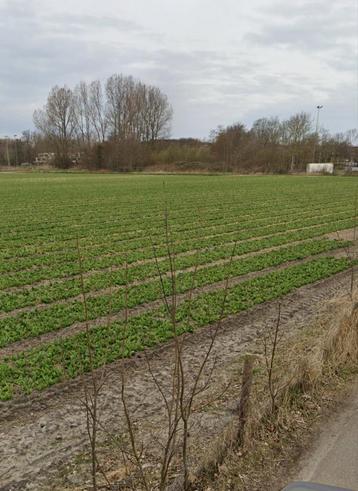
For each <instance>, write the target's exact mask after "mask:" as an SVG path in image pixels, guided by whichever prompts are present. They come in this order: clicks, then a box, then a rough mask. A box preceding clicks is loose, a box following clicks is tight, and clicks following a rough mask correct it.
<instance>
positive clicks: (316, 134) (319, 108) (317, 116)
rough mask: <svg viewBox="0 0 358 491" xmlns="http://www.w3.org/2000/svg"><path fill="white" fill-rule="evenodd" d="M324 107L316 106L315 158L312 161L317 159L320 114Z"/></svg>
mask: <svg viewBox="0 0 358 491" xmlns="http://www.w3.org/2000/svg"><path fill="white" fill-rule="evenodd" d="M322 107H323V106H316V109H317V114H316V131H315V138H314V143H313V157H312V161H313V162H314V161H315V158H316V145H317V140H318V125H319V112H320V110H321V109H322Z"/></svg>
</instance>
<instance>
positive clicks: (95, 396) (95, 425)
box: [77, 237, 108, 491]
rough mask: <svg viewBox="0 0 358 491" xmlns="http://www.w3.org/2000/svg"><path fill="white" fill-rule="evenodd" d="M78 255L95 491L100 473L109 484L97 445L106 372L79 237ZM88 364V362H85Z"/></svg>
mask: <svg viewBox="0 0 358 491" xmlns="http://www.w3.org/2000/svg"><path fill="white" fill-rule="evenodd" d="M77 254H78V264H79V277H80V287H81V295H82V305H83V313H84V318H85V338H86V343H85V345H86V355H87V359H88V371H89V377H86V376H85V375H84V373H82V376H81V377H82V387H83V400H82V401H81V402H82V404H83V406H84V409H85V414H86V430H87V435H88V439H89V443H90V451H91V478H92V489H93V491H97V490H98V482H97V473H98V472H100V473H101V474H102V476H103V477H104V479H105V481H106V482H108V480H107V477H106V475H105V473H104V471H103V469H102V467H101V465H100V464H99V461H98V452H97V443H98V430H99V426H100V424H99V410H98V409H99V408H98V402H99V397H100V393H101V390H102V388H103V385H104V382H105V370H104V369H102V370H101V371H100V374H96V373H95V368H96V367H95V362H94V352H95V347H94V346H93V343H92V339H91V332H90V327H89V315H88V306H87V296H86V290H85V284H84V274H83V259H82V256H81V250H80V242H79V238H78V237H77ZM85 363H86V362H85ZM83 372H84V371H83Z"/></svg>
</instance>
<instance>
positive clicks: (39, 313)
mask: <svg viewBox="0 0 358 491" xmlns="http://www.w3.org/2000/svg"><path fill="white" fill-rule="evenodd" d="M347 245H348V243H347V242H344V241H331V240H320V241H310V242H307V243H302V244H298V245H296V246H289V247H285V248H281V249H278V250H275V251H271V252H269V253H263V254H259V255H255V256H249V257H246V258H244V259H242V258H240V257H239V258H238V259H235V260H232V261H230V264H227V263H225V264H221V265H214V266H207V267H203V268H200V269H196V268H194V270H195V271H196V273H195V284H193V274H192V271H183V272H181V273H178V275H177V283H176V288H177V293H185V292H187V291H190V290H191V289H193V288H200V287H204V286H207V285H211V284H214V283H218V282H221V281H223V280H225V278H227V277H231V278H234V277H239V276H242V275H245V274H248V273H251V272H258V271H261V270H264V269H267V268H270V267H277V266H280V265H282V264H284V263H286V262H288V261H295V260H302V259H305V258H308V257H310V256H312V255H315V254H320V253H324V252H327V251H331V250H335V249H337V248H341V247H346V246H347ZM235 254H236V252H235ZM158 265H159V263H158ZM195 266H196V265H195ZM154 267H155V265H154ZM170 267H171V265H170V264H167V269H166V270H165V269H164V268H163V269H162V267H161V266H160V265H159V268H160V271H161V272H162V273H164V272H166V271H168V272H169V270H170ZM176 267H177V268H180V262H178V263H177V264H176ZM153 272H154V274H156V275H157V274H158V273H157V270H155V269H154V270H153ZM125 275H128V276H127V278H128V280H129V281H131V280H132V279H133V278H132V276H131V270H130V269H129V268H128V270H125V272H124V275H123V276H122V277H121V280H120V281H121V284H122V285H125V284H126V281H127V280H126V276H125ZM112 284H113V283H112ZM163 284H164V286H165V288H166V291H167V292H168V294H169V293H170V292H169V289H170V278H169V277H163V278H159V277H158V276H156V277H155V278H154V279H152V280H151V279H149V280H148V279H146V281H145V282H143V283H139V284H131V285H129V287H128V291H129V293H130V300H129V303H128V304H127V306H128V307H130V308H135V307H137V306H139V305H143V304H147V303H149V302H153V301H156V300H159V299H160V298H161V291H162V287H163ZM85 285H86V284H85V283H84V290H86V286H85ZM79 287H80V286H79ZM79 291H81V288H80V290H79ZM126 291H127V290H126V288H124V286H123V287H118V289H117V290H116V291H115V292H110V293H106V294H101V295H98V296H94V297H89V298H88V300H87V313H86V315H87V318H88V319H91V320H93V319H98V318H101V317H105V316H107V315H108V313H109V312H111V313H112V314H114V313H118V312H120V311H122V310H123V309H124V308H125V306H126ZM85 320H86V318H85V314H84V312H83V308H82V301H81V300H80V299H75V300H69V301H68V302H66V303H55V304H51V305H49V306H47V307H46V308H35V309H33V310H31V311H27V312H20V313H18V314H16V315H13V316H7V317H3V318H2V319H0V347H5V346H7V345H9V344H11V343H13V342H15V341H19V340H22V339H27V338H30V337H36V336H39V335H41V334H44V333H47V332H51V331H56V330H59V329H62V328H65V327H68V326H71V325H72V324H74V323H76V322H83V321H85Z"/></svg>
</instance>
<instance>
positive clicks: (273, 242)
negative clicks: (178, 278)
mask: <svg viewBox="0 0 358 491" xmlns="http://www.w3.org/2000/svg"><path fill="white" fill-rule="evenodd" d="M307 233H308V232H307V231H304V235H306V234H307ZM297 237H298V238H299V240H302V236H301V235H299V234H297V235H293V234H290V233H288V234H285V235H278V236H270V237H267V238H265V239H259V240H250V241H247V242H239V243H237V244H236V255H237V256H242V255H244V254H249V253H257V252H258V251H261V250H264V249H268V248H271V247H279V246H283V245H286V244H289V243H290V242H292V239H296V238H297ZM304 238H305V237H304ZM233 243H234V242H231V243H228V244H226V245H224V246H219V247H216V246H214V247H212V248H206V249H197V250H192V251H190V252H191V254H189V255H181V256H177V258H176V262H177V267H178V269H180V270H185V269H188V268H192V267H195V266H203V265H209V264H210V263H214V262H216V261H221V260H227V259H229V258H230V255H231V251H232V246H233ZM347 245H348V243H346V242H342V241H340V242H339V241H331V240H328V239H322V240H316V241H314V242H308V243H307V244H306V243H302V244H301V245H297V246H295V247H294V251H300V250H307V247H308V248H309V250H311V251H312V253H311V254H315V253H319V252H324V251H328V250H332V249H336V248H337V249H338V248H340V247H346V246H347ZM286 250H287V249H283V250H279V251H277V252H276V254H275V252H270V251H269V252H268V253H267V252H266V253H263V254H264V256H265V257H267V255H268V258H270V257H272V256H275V257H276V256H277V255H278V254H281V251H282V252H285V251H286ZM290 250H292V246H291V249H290ZM161 252H163V251H161ZM185 252H188V251H185ZM153 255H155V258H154V259H151V260H150V261H151V262H144V263H142V262H140V263H136V262H135V263H134V265H132V266H130V264H132V261H131V258H127V261H126V270H125V268H124V267H122V268H121V269H119V270H113V269H112V270H111V271H110V274H109V271H108V270H105V271H100V272H97V273H94V274H91V275H90V276H87V277H85V279H84V290H85V292H86V293H89V292H96V291H100V290H104V289H108V288H111V287H116V286H120V285H124V284H125V282H126V277H127V276H128V278H129V281H130V282H131V283H133V282H136V281H145V280H149V279H150V278H153V277H156V276H158V270H157V265H159V267H160V271H161V272H162V273H167V272H169V271H170V261H169V259H168V258H167V256H160V255H159V254H158V249H155V248H154V250H153ZM257 258H258V259H257V260H256V261H255V259H254V258H248V259H247V258H246V259H244V261H245V262H246V263H250V264H252V265H253V267H255V264H257V262H258V261H260V259H261V255H258V256H257ZM122 260H123V258H122ZM268 260H270V259H268ZM47 278H48V276H47ZM81 288H82V285H81V281H80V278H79V277H78V276H77V277H69V278H67V279H65V280H61V281H60V282H59V281H54V282H53V283H50V284H49V283H48V282H46V284H42V283H40V284H38V285H34V286H32V287H31V288H28V287H25V288H23V289H16V290H11V291H6V290H3V291H0V305H1V310H2V311H3V312H11V311H13V310H15V309H19V308H23V307H28V306H34V305H37V304H50V303H53V302H56V301H59V300H66V299H69V298H71V297H76V296H78V295H80V294H81Z"/></svg>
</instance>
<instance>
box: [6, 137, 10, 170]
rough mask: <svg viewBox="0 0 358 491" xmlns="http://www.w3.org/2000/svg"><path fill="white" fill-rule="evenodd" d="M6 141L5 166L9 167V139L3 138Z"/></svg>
mask: <svg viewBox="0 0 358 491" xmlns="http://www.w3.org/2000/svg"><path fill="white" fill-rule="evenodd" d="M5 141H6V157H7V165H8V167H10V154H9V137H8V136H5Z"/></svg>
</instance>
